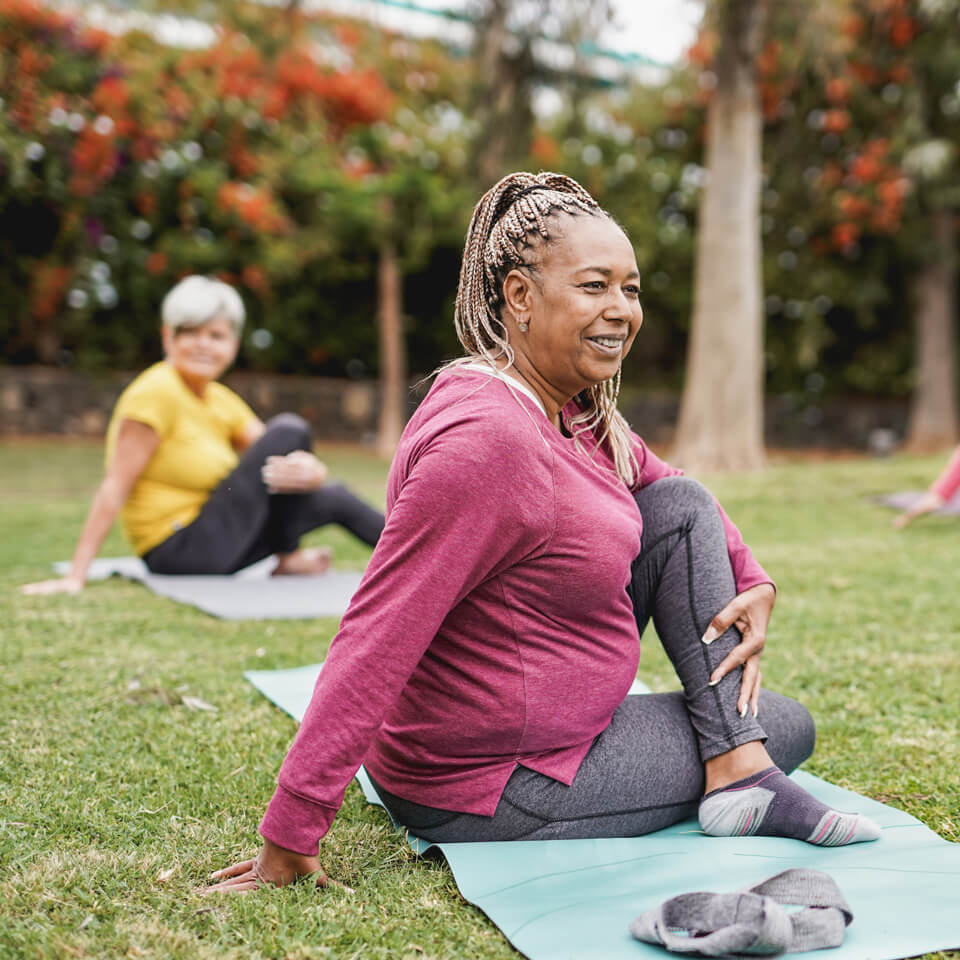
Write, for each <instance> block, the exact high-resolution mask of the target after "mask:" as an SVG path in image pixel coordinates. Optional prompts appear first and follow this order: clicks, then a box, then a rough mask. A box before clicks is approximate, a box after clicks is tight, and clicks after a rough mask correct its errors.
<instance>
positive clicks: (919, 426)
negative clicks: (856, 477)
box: [906, 210, 960, 453]
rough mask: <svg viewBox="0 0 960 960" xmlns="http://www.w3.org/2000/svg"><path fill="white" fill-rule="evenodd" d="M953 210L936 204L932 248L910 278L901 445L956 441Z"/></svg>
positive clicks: (922, 447)
mask: <svg viewBox="0 0 960 960" xmlns="http://www.w3.org/2000/svg"><path fill="white" fill-rule="evenodd" d="M953 218H954V214H953V212H952V211H950V210H935V211H934V212H933V213H932V214H931V215H930V232H931V235H932V238H933V240H934V241H935V243H936V249H937V253H936V254H935V255H934V256H933V257H931V258H930V259H929V260H928V261H927V262H926V263H925V264H924V265H923V266H922V267H921V268H920V269H919V270H918V272H917V274H916V275H915V276H914V278H913V282H912V288H913V289H912V293H913V310H914V314H913V316H914V325H915V327H916V351H917V355H916V387H915V388H914V391H913V399H912V401H911V404H910V422H909V427H908V429H907V442H906V447H907V449H908V450H910V451H911V452H912V453H929V452H931V451H935V450H940V449H942V448H944V447H950V446H953V445H954V444H956V443H957V440H958V434H960V430H958V427H957V365H956V336H957V335H956V328H955V319H954V317H955V315H956V312H957V290H956V278H957V238H956V228H955V226H954V219H953Z"/></svg>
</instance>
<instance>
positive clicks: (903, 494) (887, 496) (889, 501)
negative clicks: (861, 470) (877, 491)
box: [872, 490, 960, 516]
mask: <svg viewBox="0 0 960 960" xmlns="http://www.w3.org/2000/svg"><path fill="white" fill-rule="evenodd" d="M925 492H926V491H924V490H901V491H899V492H898V493H884V494H881V495H880V496H877V497H873V498H872V500H873V502H874V503H878V504H880V506H882V507H892V508H893V509H894V510H909V509H910V508H911V507H912V506H913V505H914V504H915V503H916V502H917V501H918V500H919V499H920V498H921V497H922V496H923V495H924V493H925ZM933 513H935V514H939V515H940V516H956V515H957V514H960V493H958V494H956V495H955V496H954V497H953V499H951V500H948V501H947V502H946V503H945V504H944V505H943V506H942V507H940V509H939V510H934V511H933Z"/></svg>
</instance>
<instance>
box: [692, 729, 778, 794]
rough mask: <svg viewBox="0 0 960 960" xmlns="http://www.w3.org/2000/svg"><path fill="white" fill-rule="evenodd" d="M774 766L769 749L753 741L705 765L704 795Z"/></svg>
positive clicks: (708, 761)
mask: <svg viewBox="0 0 960 960" xmlns="http://www.w3.org/2000/svg"><path fill="white" fill-rule="evenodd" d="M772 766H774V762H773V760H771V759H770V754H769V753H767V748H766V747H765V746H764V745H763V744H762V743H761V742H760V741H759V740H751V741H750V743H744V744H742V745H741V746H739V747H734V748H733V750H728V751H727V752H726V753H721V754H719V755H718V756H716V757H711V758H710V759H709V760H707V761H706V762H705V763H704V765H703V771H704V775H705V778H706V786H705V788H704V793H710V792H712V791H713V790H721V789H722V788H723V787H726V786H729V785H730V784H731V783H735V782H736V781H737V780H742V779H743V778H744V777H749V776H751V775H752V774H754V773H759V772H760V771H761V770H766V769H767V767H772Z"/></svg>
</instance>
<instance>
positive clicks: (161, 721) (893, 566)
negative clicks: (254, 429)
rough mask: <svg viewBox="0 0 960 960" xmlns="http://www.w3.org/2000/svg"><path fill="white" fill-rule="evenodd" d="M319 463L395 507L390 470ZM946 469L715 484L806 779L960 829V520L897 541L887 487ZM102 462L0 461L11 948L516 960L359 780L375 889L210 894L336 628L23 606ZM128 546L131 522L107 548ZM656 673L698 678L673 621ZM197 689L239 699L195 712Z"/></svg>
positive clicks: (362, 837) (359, 812)
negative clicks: (760, 572)
mask: <svg viewBox="0 0 960 960" xmlns="http://www.w3.org/2000/svg"><path fill="white" fill-rule="evenodd" d="M322 455H323V457H324V459H325V460H326V461H327V462H328V463H329V464H330V467H331V472H332V473H333V474H334V475H335V476H338V477H342V478H343V479H345V480H346V481H347V482H349V483H350V485H351V486H353V487H355V488H357V489H360V490H362V491H363V493H364V494H365V495H367V496H374V497H380V498H382V495H383V483H384V473H385V466H384V465H383V464H382V463H381V462H379V461H377V460H376V459H375V458H373V457H372V456H365V455H360V454H355V453H350V452H347V451H342V450H341V451H337V450H328V451H323V452H322ZM940 466H941V463H940V462H938V461H936V460H934V459H932V458H927V459H907V458H903V459H899V458H898V459H897V460H892V461H889V460H888V461H865V460H858V461H850V462H834V463H828V464H814V465H798V464H780V465H777V466H774V467H773V468H771V469H770V470H769V471H767V472H765V473H763V474H762V475H761V474H757V475H739V476H728V477H724V478H716V480H715V481H711V487H712V489H713V490H714V492H715V493H717V494H718V496H719V497H720V499H721V501H722V502H723V503H724V505H725V507H726V508H727V509H728V510H729V512H730V514H731V515H732V516H733V517H734V518H735V519H736V521H737V523H738V524H739V526H740V528H741V530H742V531H743V533H744V536H745V538H746V540H747V541H748V542H749V543H750V544H751V546H752V547H753V549H754V550H755V552H756V554H757V556H758V558H759V559H760V560H761V561H762V562H763V563H764V564H765V566H766V567H767V568H768V569H769V570H770V571H771V573H772V574H773V575H774V576H775V577H776V578H777V582H778V586H779V596H778V600H777V609H776V612H775V614H774V618H773V621H772V624H771V630H770V635H769V640H768V645H767V651H766V653H765V655H764V682H765V684H766V685H767V686H769V687H770V688H771V689H775V690H779V691H781V692H783V693H786V694H789V695H792V696H794V697H797V698H799V699H801V700H802V701H803V702H804V703H805V704H806V705H807V706H808V707H809V708H810V710H811V711H812V713H813V715H814V717H815V719H816V721H817V724H818V728H819V739H818V744H817V751H816V753H815V755H814V757H813V758H812V760H811V761H809V763H808V764H807V767H808V769H810V770H811V772H813V773H816V774H818V775H820V776H824V777H826V778H828V779H830V780H832V781H833V782H834V783H838V784H840V785H842V786H845V787H848V788H850V789H854V790H858V791H860V792H862V793H865V794H867V795H870V796H873V797H875V798H878V799H881V800H884V801H886V802H889V803H892V804H893V805H895V806H897V807H900V808H901V809H904V810H906V811H907V812H909V813H911V814H912V815H914V816H916V817H918V818H919V819H920V820H922V821H923V822H924V823H926V824H927V825H928V826H929V827H931V828H932V829H934V830H936V831H937V832H938V833H939V834H940V835H941V836H943V837H945V838H946V839H948V840H952V841H955V842H956V841H960V730H958V714H957V708H956V704H957V702H958V700H960V653H958V651H960V644H958V641H960V635H958V630H957V621H956V616H955V613H954V609H953V606H952V604H951V603H950V602H948V601H949V600H950V599H951V598H952V597H953V596H954V594H955V592H956V585H955V578H956V560H955V558H956V538H957V528H956V525H957V520H956V518H930V519H927V520H923V521H918V522H917V523H916V524H915V525H914V526H912V527H911V528H910V529H909V530H908V531H906V532H904V533H896V532H894V531H893V530H892V529H891V528H890V524H889V519H890V514H889V513H887V512H886V511H883V510H881V509H879V508H877V507H874V506H872V505H870V504H868V503H867V502H866V500H865V498H866V497H867V496H868V495H870V494H876V493H880V492H884V491H890V490H893V489H899V488H906V487H923V486H924V485H925V484H926V483H927V481H928V480H929V478H930V477H931V476H932V475H934V474H935V473H936V471H937V470H938V469H939V468H940ZM101 470H102V451H101V450H100V448H99V447H96V446H85V445H84V446H79V445H63V444H59V445H54V444H29V445H23V446H17V445H7V446H5V447H3V448H2V449H0V476H2V477H3V496H2V497H0V525H2V527H3V529H4V531H6V533H7V536H5V537H4V538H3V540H2V542H0V615H2V617H3V623H4V642H3V644H0V664H2V670H0V688H2V694H3V695H2V696H0V731H2V738H3V776H2V777H0V808H2V810H3V815H2V818H0V864H2V866H3V871H2V875H0V910H2V913H3V918H4V921H3V924H0V957H3V958H4V960H7V958H10V960H13V958H20V957H44V958H46V957H50V958H54V957H56V958H59V957H63V956H91V957H102V958H105V960H111V958H115V957H116V958H119V957H132V956H137V957H142V958H147V960H149V958H157V960H161V958H163V960H166V958H170V957H175V958H184V960H187V958H189V960H196V958H200V960H205V958H214V957H230V958H237V960H239V958H244V960H246V958H260V957H298V958H304V960H306V958H321V957H336V958H340V957H364V958H366V957H383V958H386V957H395V958H399V957H418V958H423V957H425V958H447V957H450V958H459V957H471V958H477V960H493V958H504V960H508V958H511V957H516V953H515V952H513V951H512V949H511V948H510V947H509V945H508V944H507V943H506V941H505V940H504V939H503V937H502V936H501V935H500V933H499V932H498V931H497V930H496V929H495V928H494V927H493V926H492V924H491V923H490V922H489V921H488V920H487V919H486V918H485V917H484V916H483V915H482V914H481V913H480V911H478V910H476V909H474V908H473V907H471V906H470V905H469V904H466V903H465V902H464V901H463V899H462V898H461V897H460V895H459V893H458V892H457V889H456V886H455V884H454V882H453V879H452V877H451V875H450V872H449V870H448V869H447V868H446V867H445V866H443V865H442V863H438V862H433V861H420V860H416V859H415V858H414V857H413V855H412V854H411V853H410V851H409V850H408V849H407V847H406V845H405V844H404V842H403V840H402V839H401V838H400V837H398V836H397V835H396V834H394V833H393V832H392V830H391V829H390V826H389V824H388V822H387V818H386V817H385V816H384V814H383V813H382V812H381V811H379V810H376V809H374V808H372V807H369V806H367V805H366V804H364V802H363V800H362V798H361V796H360V792H359V790H358V789H357V788H356V787H355V786H351V787H350V788H349V789H348V791H347V799H346V803H345V806H344V808H343V809H342V811H341V812H340V814H339V816H338V817H337V820H336V822H335V824H334V827H333V830H332V831H331V833H330V834H329V835H328V837H327V838H325V839H324V841H323V845H322V856H323V862H324V865H325V867H326V868H327V869H328V870H329V872H330V873H331V874H332V875H333V876H334V877H336V878H337V879H339V880H341V881H343V882H344V883H346V884H348V885H349V886H350V887H353V888H354V891H355V892H354V893H347V892H346V891H343V890H336V889H334V890H330V891H324V892H322V893H317V892H314V891H311V890H310V889H308V888H307V887H306V886H303V887H298V888H288V889H285V890H278V891H265V892H262V893H258V894H257V895H256V896H255V897H247V898H243V897H237V898H234V899H230V900H223V901H219V900H218V901H211V900H203V899H201V898H200V897H199V896H198V895H197V893H196V890H197V888H198V887H199V886H200V885H202V884H203V883H204V882H205V880H206V877H207V875H208V873H209V871H211V870H213V869H216V868H218V867H220V866H223V865H224V864H226V863H228V862H234V861H235V860H236V859H237V858H239V857H240V856H241V855H244V854H246V853H249V852H251V851H252V850H253V849H255V845H256V842H257V835H256V826H257V822H258V819H259V816H260V814H261V813H262V811H263V808H264V806H265V804H266V802H267V800H268V799H269V797H270V794H271V792H272V790H273V788H274V783H275V777H276V773H277V770H278V768H279V765H280V763H281V761H282V759H283V756H284V754H285V752H286V750H287V748H288V746H289V744H290V742H291V739H292V737H293V734H294V724H293V722H292V721H291V720H290V719H289V718H288V717H287V716H285V715H284V714H282V713H281V712H280V711H279V710H277V709H276V708H274V707H273V706H271V705H270V704H269V703H268V702H267V701H266V700H264V699H263V698H262V697H261V696H260V695H259V694H258V693H256V691H254V690H253V688H252V687H250V686H249V685H248V684H247V683H246V682H245V681H244V680H243V676H242V674H243V671H244V670H246V669H257V668H279V667H287V666H299V665H302V664H305V663H312V662H315V661H317V660H318V659H321V658H322V657H323V656H324V654H325V652H326V650H327V646H328V644H329V642H330V639H331V638H332V636H333V634H334V632H335V629H336V623H335V621H333V620H318V621H316V622H295V621H274V622H269V621H267V622H247V623H244V622H224V621H219V620H215V619H213V618H211V617H207V616H205V615H204V614H202V613H200V612H199V611H197V610H193V609H190V608H187V607H183V606H179V605H177V604H174V603H172V602H171V601H169V600H165V599H163V598H160V597H156V596H154V595H153V594H150V593H149V592H147V591H146V590H144V589H143V588H142V587H141V586H139V585H137V584H132V583H126V582H123V581H119V580H112V581H109V582H106V583H100V584H94V585H91V586H90V587H88V588H87V589H86V590H85V591H84V592H83V593H82V594H80V595H78V596H74V597H66V596H61V597H32V598H25V597H23V596H21V595H20V594H18V593H17V592H16V588H17V586H18V585H19V584H21V583H24V582H26V581H29V580H36V579H39V578H41V577H44V576H47V575H48V573H49V564H50V563H51V562H52V561H54V560H57V559H62V558H64V557H67V556H69V554H70V552H71V550H72V547H73V541H74V538H75V537H76V534H77V530H78V529H79V527H80V524H81V523H82V520H83V515H84V511H85V510H86V507H87V504H88V502H89V497H90V495H91V493H92V491H93V489H94V488H95V486H96V484H97V482H98V480H99V477H100V473H101ZM321 541H322V542H326V543H330V544H332V545H333V546H334V548H335V556H336V558H337V561H338V562H339V563H340V564H341V565H343V566H347V567H355V566H357V565H358V564H362V563H364V562H365V560H366V555H367V553H368V551H367V550H366V548H363V547H360V546H358V545H357V543H356V541H351V540H350V538H349V537H347V536H346V535H337V536H336V537H335V538H334V536H333V535H332V534H331V535H321V536H319V537H316V536H315V537H314V542H321ZM125 550H126V547H125V545H124V544H123V542H122V540H121V538H120V536H119V535H118V534H116V533H114V534H113V536H112V537H111V539H110V541H109V542H108V544H107V546H106V547H105V552H106V553H110V554H114V555H116V554H119V553H122V552H124V551H125ZM824 558H829V564H825V560H824ZM640 676H641V678H642V679H643V680H644V681H646V682H647V683H648V684H650V685H651V686H653V687H654V688H655V689H658V690H666V689H674V688H675V687H676V680H675V678H674V676H673V673H672V670H671V668H670V665H669V662H668V661H667V659H666V657H665V656H664V654H663V652H662V650H661V649H660V647H659V644H658V643H657V641H656V638H655V636H654V634H653V632H652V631H651V632H649V633H648V634H647V636H646V637H645V638H644V650H643V657H642V659H641V666H640ZM184 687H186V689H185V690H184V689H183V688H184ZM182 693H187V694H188V695H192V696H197V697H200V698H201V699H203V700H205V701H207V702H208V703H210V704H212V705H213V706H215V707H217V708H218V711H217V712H216V713H208V712H201V711H192V710H189V709H188V708H187V707H186V706H185V705H184V704H183V703H182V701H181V694H182ZM950 956H952V957H957V956H958V955H957V954H956V953H953V954H950Z"/></svg>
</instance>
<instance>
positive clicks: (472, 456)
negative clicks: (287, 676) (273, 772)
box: [260, 425, 553, 855]
mask: <svg viewBox="0 0 960 960" xmlns="http://www.w3.org/2000/svg"><path fill="white" fill-rule="evenodd" d="M524 453H525V451H524V450H523V449H522V447H521V446H520V443H519V441H517V440H516V439H514V438H512V434H511V432H510V431H504V432H503V433H500V434H497V433H494V432H492V431H484V429H483V427H482V425H481V427H480V429H468V430H466V431H464V432H462V433H457V432H456V431H449V432H448V433H446V434H441V435H440V436H439V437H434V438H433V439H432V440H431V441H430V442H429V444H427V446H426V450H425V451H424V452H422V453H421V454H420V455H419V456H418V457H417V458H416V460H415V463H414V464H413V466H412V467H411V469H410V471H409V473H408V474H407V476H406V477H405V478H404V480H403V483H402V486H401V488H400V491H399V494H398V495H397V497H396V499H395V501H394V502H393V504H392V505H391V508H390V510H389V512H388V515H387V523H386V526H385V528H384V531H383V534H382V535H381V537H380V540H379V542H378V543H377V546H376V549H375V550H374V553H373V556H372V557H371V559H370V564H369V566H368V568H367V572H366V574H365V575H364V577H363V580H362V582H361V584H360V586H359V588H358V589H357V592H356V594H355V595H354V598H353V600H352V601H351V603H350V607H349V609H348V611H347V613H346V614H345V616H344V618H343V620H342V622H341V626H340V630H339V632H338V634H337V636H336V637H335V639H334V642H333V644H332V646H331V648H330V652H329V655H328V657H327V660H326V662H325V664H324V667H323V670H322V671H321V673H320V677H319V679H318V680H317V684H316V687H315V688H314V692H313V696H312V698H311V700H310V704H309V706H308V707H307V711H306V714H305V715H304V718H303V721H302V723H301V725H300V729H299V731H298V733H297V735H296V738H295V740H294V742H293V745H292V746H291V747H290V750H289V752H288V753H287V757H286V759H285V760H284V762H283V766H282V768H281V770H280V775H279V778H278V785H277V789H276V792H275V793H274V795H273V799H272V800H271V801H270V804H269V806H268V808H267V812H266V814H265V816H264V818H263V821H262V823H261V824H260V833H261V834H262V835H263V836H264V837H266V838H267V839H268V840H270V841H272V842H273V843H275V844H277V845H279V846H281V847H284V848H286V849H288V850H294V851H296V852H297V853H302V854H308V855H315V854H316V853H317V845H318V843H319V840H320V838H321V837H322V836H323V835H324V834H325V833H326V832H327V831H328V830H329V828H330V824H331V823H332V821H333V819H334V816H335V815H336V812H337V810H338V809H339V808H340V805H341V804H342V802H343V797H344V792H345V790H346V787H347V784H348V783H349V782H350V780H351V779H352V778H353V776H354V774H355V773H356V772H357V769H358V767H359V766H360V764H361V763H362V762H363V758H364V756H365V754H366V752H367V750H368V749H369V747H370V745H371V744H372V742H373V740H374V738H375V737H376V735H377V731H378V730H379V728H380V725H381V723H382V722H383V720H384V719H385V717H386V715H387V713H388V711H389V710H390V709H391V707H392V706H393V704H394V703H395V701H396V699H397V698H398V697H399V695H400V693H401V692H402V690H403V688H404V686H405V685H406V683H407V680H408V679H409V677H410V675H411V674H412V673H413V671H414V669H415V668H416V666H417V664H418V663H419V661H420V659H421V658H422V657H423V655H424V653H425V651H426V649H427V647H428V646H429V645H430V643H431V641H432V640H433V638H434V637H435V635H436V634H437V632H438V631H439V629H440V626H441V624H442V623H443V621H444V619H445V618H446V616H447V615H448V614H449V613H450V611H451V610H452V609H453V608H454V607H455V606H456V605H457V604H458V603H459V602H460V601H461V600H462V599H463V598H464V597H465V596H466V595H467V594H468V593H469V592H470V591H471V590H473V589H474V588H475V587H476V586H477V585H478V584H479V583H481V582H483V581H484V580H485V579H486V578H487V577H489V576H491V575H493V574H494V573H495V572H497V571H498V570H500V569H503V568H504V567H505V566H506V565H510V564H512V563H516V562H517V561H518V560H519V559H520V558H521V557H522V556H524V555H525V554H526V553H528V552H529V551H530V550H532V549H534V548H535V547H536V546H537V544H536V543H535V542H533V539H534V537H535V534H534V533H533V532H531V531H532V528H531V526H530V524H529V523H528V522H527V523H525V522H524V516H523V513H522V511H523V510H526V509H537V508H538V507H539V504H538V503H536V502H535V501H536V498H537V495H538V490H537V488H538V486H539V487H540V488H542V487H543V472H542V471H543V464H542V463H541V462H539V461H536V458H535V457H531V456H530V455H529V453H527V455H526V456H525V455H524ZM547 477H548V478H549V477H550V470H549V467H548V469H547ZM547 487H548V488H549V489H550V490H551V494H550V499H549V504H552V502H553V499H552V487H550V481H549V479H548V483H547ZM549 504H547V503H545V504H544V505H543V508H544V509H546V508H548V506H549Z"/></svg>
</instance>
